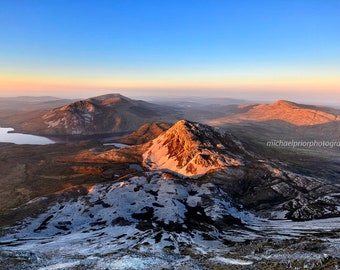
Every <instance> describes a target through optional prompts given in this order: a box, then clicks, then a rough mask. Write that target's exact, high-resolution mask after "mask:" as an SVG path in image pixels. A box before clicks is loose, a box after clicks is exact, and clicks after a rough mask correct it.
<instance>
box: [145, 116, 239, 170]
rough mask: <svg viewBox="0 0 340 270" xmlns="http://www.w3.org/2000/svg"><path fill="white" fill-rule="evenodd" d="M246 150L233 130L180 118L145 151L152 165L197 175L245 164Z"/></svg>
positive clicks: (147, 164) (147, 161) (156, 167)
mask: <svg viewBox="0 0 340 270" xmlns="http://www.w3.org/2000/svg"><path fill="white" fill-rule="evenodd" d="M243 153H244V152H243V150H242V148H241V147H240V145H239V142H238V141H237V140H235V138H233V137H232V136H231V135H230V134H227V133H225V132H220V131H219V130H218V129H216V128H213V127H210V126H207V125H203V124H200V123H195V122H190V121H187V120H180V121H178V122H177V123H176V124H174V125H173V126H172V127H171V128H170V129H169V130H167V131H165V132H163V133H162V134H161V135H159V136H158V137H157V138H156V139H154V140H153V141H152V142H151V146H150V147H149V148H148V149H147V150H146V151H145V152H144V154H143V162H144V165H145V166H146V167H149V168H150V169H165V170H170V171H172V172H175V173H178V174H180V175H183V176H188V177H197V176H200V175H203V174H206V173H208V172H213V171H217V170H223V169H226V168H227V167H237V166H240V165H242V164H243V162H242V158H241V155H242V154H243Z"/></svg>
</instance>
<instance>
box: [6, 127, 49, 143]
mask: <svg viewBox="0 0 340 270" xmlns="http://www.w3.org/2000/svg"><path fill="white" fill-rule="evenodd" d="M12 131H14V129H13V128H2V127H0V142H6V143H15V144H39V145H43V144H53V143H55V142H54V141H52V140H50V139H48V138H45V137H41V136H35V135H30V134H22V133H11V132H12Z"/></svg>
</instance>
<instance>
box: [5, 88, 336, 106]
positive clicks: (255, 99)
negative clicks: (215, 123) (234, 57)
mask: <svg viewBox="0 0 340 270" xmlns="http://www.w3.org/2000/svg"><path fill="white" fill-rule="evenodd" d="M122 92H124V91H122ZM122 92H114V91H112V92H105V93H92V94H87V95H84V94H83V95H82V93H80V95H78V96H77V97H76V96H75V95H72V96H71V95H69V96H65V95H61V96H58V95H54V94H49V95H41V94H38V93H37V94H30V95H27V94H22V95H20V94H19V95H11V96H9V95H2V94H1V93H0V98H8V99H16V98H21V99H23V98H44V99H70V100H82V99H89V98H95V97H99V96H105V95H114V94H115V95H121V96H125V97H127V98H132V99H141V100H146V101H162V100H164V101H167V100H172V99H181V98H186V99H188V98H189V99H198V100H199V99H219V98H222V99H230V100H234V101H238V102H242V103H273V102H276V101H279V100H284V101H289V102H293V103H300V104H306V105H333V106H340V101H338V100H340V99H337V98H335V100H337V101H334V100H333V101H331V100H326V99H325V100H319V99H318V100H314V98H312V99H310V94H311V93H308V94H309V99H308V98H307V99H306V98H304V97H302V96H301V95H299V96H295V97H291V98H287V97H282V96H278V94H280V93H279V92H273V93H271V94H272V96H271V95H270V94H269V93H268V92H267V91H257V92H253V91H252V92H249V91H248V92H238V94H243V95H244V94H247V93H248V94H249V96H243V95H242V96H234V95H233V94H235V92H229V93H213V94H210V95H209V96H207V95H208V93H204V94H203V93H199V94H198V93H196V94H194V93H172V94H168V95H164V94H161V93H159V94H158V95H157V94H156V93H152V94H147V93H145V94H142V95H141V93H138V94H136V93H135V94H133V93H130V94H129V93H122ZM260 93H261V94H263V93H266V94H269V95H268V96H266V97H263V96H257V95H255V96H254V94H260ZM202 94H203V95H202ZM273 94H274V95H273ZM281 94H282V93H281ZM285 94H287V93H285ZM299 94H302V93H299ZM306 94H307V93H306ZM314 94H315V93H314ZM320 94H322V95H324V93H320ZM337 94H338V95H339V98H340V93H337Z"/></svg>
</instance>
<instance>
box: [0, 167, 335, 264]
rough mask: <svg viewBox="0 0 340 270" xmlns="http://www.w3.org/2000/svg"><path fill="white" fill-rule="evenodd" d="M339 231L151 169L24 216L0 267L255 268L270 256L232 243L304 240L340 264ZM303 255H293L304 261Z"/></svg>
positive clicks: (6, 240) (5, 243)
mask: <svg viewBox="0 0 340 270" xmlns="http://www.w3.org/2000/svg"><path fill="white" fill-rule="evenodd" d="M31 203H39V200H37V201H35V202H34V201H33V202H31ZM339 232H340V218H332V219H325V220H315V221H306V222H292V221H288V220H267V219H263V218H258V217H256V216H255V215H253V214H252V213H250V212H247V211H244V210H241V208H240V207H239V206H238V205H235V204H234V203H233V202H232V200H231V199H230V198H229V197H228V196H227V195H226V194H225V193H224V192H223V191H222V190H221V189H220V188H219V187H218V186H216V185H215V184H212V183H206V184H201V185H198V184H196V183H194V182H190V181H184V180H181V179H175V178H173V179H172V178H171V175H169V174H166V173H161V172H151V173H146V174H145V175H144V176H135V177H132V178H130V179H128V180H125V181H122V182H117V183H113V184H112V183H110V184H98V185H94V186H93V187H92V188H90V189H89V193H88V194H87V195H85V196H81V197H78V198H72V199H68V200H64V201H62V202H58V203H56V204H55V205H54V206H53V207H51V208H50V209H49V210H48V211H47V212H46V213H45V214H43V215H41V216H40V217H38V218H35V219H33V218H31V219H27V220H26V222H25V225H24V226H21V227H17V228H16V231H15V232H12V233H9V234H7V235H5V236H3V237H2V238H0V266H3V265H4V264H5V263H6V264H8V263H9V265H11V268H10V269H73V268H76V267H77V268H76V269H89V268H91V269H105V268H108V269H162V268H164V269H207V268H208V269H209V267H213V266H214V265H215V266H216V265H253V264H256V263H257V262H258V261H259V260H270V259H275V256H274V255H275V254H272V253H271V254H270V255H269V254H267V255H265V253H264V254H262V255H261V256H259V255H254V254H253V255H252V254H242V253H237V252H236V253H235V245H236V246H237V245H248V244H247V243H252V244H256V242H261V241H265V240H267V239H273V241H285V240H287V239H300V238H303V237H313V239H316V240H317V241H322V242H324V243H325V245H326V246H325V248H324V250H325V252H327V254H326V255H325V254H319V255H320V256H319V255H317V254H316V255H315V256H316V257H315V258H316V259H315V260H323V259H324V258H326V257H325V256H329V257H333V258H338V259H339V260H340V256H339V254H340V237H339ZM323 234H326V236H323ZM313 241H314V240H313ZM306 254H309V253H308V252H307V253H306V252H302V253H301V254H300V255H299V256H300V257H298V258H304V256H305V257H306V258H308V255H306ZM265 256H267V257H265ZM280 256H281V257H282V256H283V255H282V254H281V255H280ZM287 256H288V255H287ZM309 256H310V257H311V259H313V257H312V256H311V255H309ZM318 256H319V257H318ZM281 257H278V258H279V259H280V258H281ZM282 258H283V257H282ZM306 258H304V259H306ZM306 260H307V259H306ZM16 267H17V268H16Z"/></svg>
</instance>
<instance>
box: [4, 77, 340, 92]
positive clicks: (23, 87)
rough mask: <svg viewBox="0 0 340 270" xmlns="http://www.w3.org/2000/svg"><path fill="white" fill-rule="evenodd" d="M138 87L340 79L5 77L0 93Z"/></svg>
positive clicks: (251, 86) (274, 87) (338, 83)
mask: <svg viewBox="0 0 340 270" xmlns="http://www.w3.org/2000/svg"><path fill="white" fill-rule="evenodd" d="M112 88H114V89H122V90H123V89H135V90H145V89H148V90H164V91H166V90H169V89H172V90H183V89H186V90H191V91H192V90H197V91H198V92H200V91H205V90H239V91H287V92H289V91H312V92H324V91H325V92H332V93H339V92H340V79H339V78H338V77H325V76H314V77H302V78H298V77H292V76H286V77H284V76H282V77H278V76H277V77H276V78H275V77H272V78H270V77H269V78H265V77H263V78H258V77H252V78H245V77H244V78H241V77H240V76H239V77H236V78H234V79H233V78H226V79H221V78H218V80H217V79H216V78H215V79H212V78H202V79H199V78H197V79H192V78H191V79H189V78H188V79H186V78H185V79H179V80H177V81H176V80H170V79H169V78H164V79H157V80H147V79H144V78H143V79H141V78H137V79H131V80H114V79H103V80H99V79H91V78H84V79H83V78H53V77H43V78H40V77H38V76H13V75H12V76H1V75H0V95H1V94H6V93H13V92H21V93H25V92H32V93H34V92H38V91H39V92H41V91H45V92H51V91H54V92H58V93H61V94H67V93H70V92H72V91H74V92H79V91H81V90H98V89H112Z"/></svg>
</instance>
